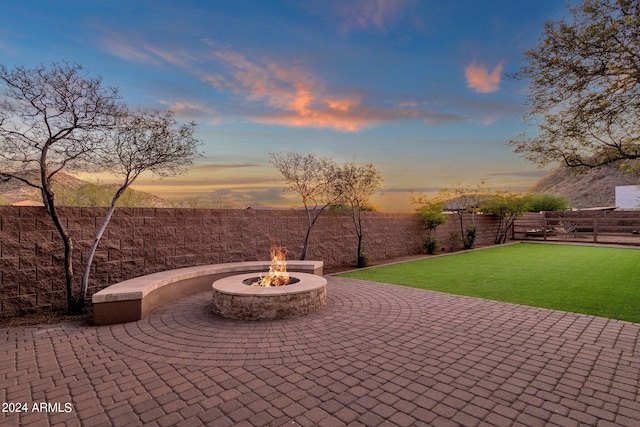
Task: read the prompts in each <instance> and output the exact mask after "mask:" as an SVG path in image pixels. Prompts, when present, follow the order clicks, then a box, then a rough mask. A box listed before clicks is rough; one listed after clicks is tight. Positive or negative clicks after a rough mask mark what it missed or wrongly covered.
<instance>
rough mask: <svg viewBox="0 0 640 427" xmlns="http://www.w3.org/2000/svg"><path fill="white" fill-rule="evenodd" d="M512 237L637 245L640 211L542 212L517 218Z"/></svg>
mask: <svg viewBox="0 0 640 427" xmlns="http://www.w3.org/2000/svg"><path fill="white" fill-rule="evenodd" d="M511 238H512V239H513V240H544V241H571V242H590V243H610V244H624V245H640V212H630V211H577V212H542V213H540V214H526V215H525V216H523V217H521V218H518V219H517V220H516V221H515V223H514V226H513V229H512V236H511Z"/></svg>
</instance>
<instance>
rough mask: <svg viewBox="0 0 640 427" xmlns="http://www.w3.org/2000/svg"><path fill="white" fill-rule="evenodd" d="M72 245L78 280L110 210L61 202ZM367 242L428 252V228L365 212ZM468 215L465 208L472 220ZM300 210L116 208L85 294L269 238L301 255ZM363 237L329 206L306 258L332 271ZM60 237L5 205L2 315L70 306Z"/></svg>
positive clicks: (450, 234)
mask: <svg viewBox="0 0 640 427" xmlns="http://www.w3.org/2000/svg"><path fill="white" fill-rule="evenodd" d="M59 212H60V216H61V218H62V219H63V223H64V224H65V225H66V226H67V228H68V230H69V233H70V234H71V236H72V238H73V240H74V245H75V251H74V273H75V280H76V284H75V288H78V287H79V283H80V279H81V277H82V272H83V264H84V260H85V259H86V258H85V257H86V254H87V252H88V249H89V245H90V244H91V240H92V239H93V237H94V235H95V233H96V231H97V229H98V227H99V226H100V224H101V222H102V220H103V218H104V215H105V213H106V208H59ZM363 218H364V226H363V229H364V244H365V250H366V254H367V256H368V258H369V260H370V262H374V263H375V262H381V261H384V260H386V259H392V258H398V257H404V256H409V255H415V254H419V253H421V252H422V239H423V238H424V231H423V230H422V227H421V224H420V223H419V221H418V219H417V215H415V214H409V213H400V214H392V213H378V212H365V213H364V215H363ZM475 220H476V223H477V225H478V238H477V240H476V245H477V246H482V245H487V244H491V243H492V242H493V237H494V233H495V226H496V221H495V218H493V217H483V216H476V219H475ZM469 222H470V218H469V216H465V226H466V224H467V223H469ZM306 223H307V220H306V215H305V212H304V211H300V210H252V209H242V210H241V209H234V210H212V209H161V208H149V209H148V208H118V209H116V211H115V213H114V215H113V217H112V219H111V222H110V223H109V226H108V228H107V230H106V232H105V234H104V236H103V238H102V240H101V241H100V245H99V246H98V250H97V252H96V254H95V258H94V262H93V267H92V270H93V271H92V274H91V280H90V284H89V292H88V295H87V296H88V298H90V297H91V295H93V293H95V292H97V291H98V290H100V289H103V288H104V287H106V286H108V285H110V284H113V283H117V282H120V281H123V280H126V279H130V278H133V277H137V276H140V275H144V274H149V273H155V272H157V271H162V270H168V269H174V268H181V267H189V266H195V265H205V264H215V263H222V262H237V261H255V260H263V259H268V258H269V249H270V247H271V243H272V241H274V240H275V241H276V243H277V244H278V245H280V246H283V247H286V248H287V249H288V250H289V255H288V257H289V258H297V257H298V256H299V254H300V251H301V248H302V243H303V239H304V234H305V231H306ZM458 229H459V225H458V222H457V221H456V218H455V217H453V218H451V219H450V221H449V222H448V223H447V224H445V225H443V226H441V227H439V229H438V233H437V237H438V239H439V240H440V243H441V250H445V251H448V250H450V249H451V247H452V246H453V247H454V248H455V249H459V247H460V245H459V244H456V245H451V244H450V242H449V241H450V239H454V240H455V239H457V238H458V237H457V236H456V235H455V234H456V233H457V231H456V230H458ZM356 248H357V236H356V234H355V231H354V226H353V222H352V219H351V218H350V217H349V216H346V215H345V214H344V213H342V212H324V213H323V214H322V216H321V217H320V219H319V220H318V222H317V223H316V226H315V227H314V229H313V231H312V235H311V240H310V246H309V251H308V254H307V259H310V260H322V261H324V263H325V268H326V270H328V271H332V270H333V271H335V270H336V269H338V268H341V267H345V266H349V265H352V264H353V263H354V262H355V259H356ZM62 257H63V250H62V242H61V240H60V238H59V236H58V233H57V231H56V230H55V228H54V225H53V222H52V221H51V219H50V218H49V217H48V216H47V214H46V212H45V211H44V208H42V207H9V206H3V207H0V272H1V273H0V317H12V316H17V315H21V314H25V313H31V312H36V311H39V310H51V309H64V308H65V307H66V293H65V285H64V270H63V258H62Z"/></svg>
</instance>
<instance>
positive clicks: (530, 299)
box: [339, 243, 640, 323]
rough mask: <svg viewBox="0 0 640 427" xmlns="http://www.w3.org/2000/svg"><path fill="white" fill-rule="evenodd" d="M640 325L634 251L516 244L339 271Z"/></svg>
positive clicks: (638, 259) (637, 253) (639, 269)
mask: <svg viewBox="0 0 640 427" xmlns="http://www.w3.org/2000/svg"><path fill="white" fill-rule="evenodd" d="M339 276H340V277H350V278H354V279H362V280H370V281H373V282H382V283H392V284H396V285H403V286H411V287H414V288H420V289H430V290H434V291H441V292H447V293H451V294H458V295H467V296H473V297H479V298H486V299H491V300H496V301H503V302H511V303H516V304H523V305H529V306H534V307H543V308H551V309H555V310H564V311H570V312H574V313H583V314H592V315H595V316H601V317H608V318H611V319H620V320H628V321H630V322H636V323H640V250H636V249H614V248H602V247H585V246H563V245H539V244H526V243H520V244H515V245H507V246H498V247H493V248H489V249H483V250H479V251H472V252H461V253H459V254H454V255H450V256H443V257H435V258H428V259H423V260H419V261H411V262H407V263H402V264H395V265H389V266H384V267H375V268H371V269H365V270H359V271H355V272H349V273H343V274H340V275H339Z"/></svg>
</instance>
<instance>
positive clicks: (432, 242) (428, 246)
mask: <svg viewBox="0 0 640 427" xmlns="http://www.w3.org/2000/svg"><path fill="white" fill-rule="evenodd" d="M422 247H423V248H424V250H425V252H426V253H428V254H434V253H436V252H437V251H438V240H437V239H435V238H432V237H427V238H426V239H424V241H423V242H422Z"/></svg>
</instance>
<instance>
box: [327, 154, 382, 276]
mask: <svg viewBox="0 0 640 427" xmlns="http://www.w3.org/2000/svg"><path fill="white" fill-rule="evenodd" d="M382 182H383V180H382V176H381V175H380V172H378V170H377V169H376V167H375V166H374V165H373V164H371V163H369V164H366V165H356V164H355V163H346V164H344V165H342V166H340V167H339V169H338V180H337V181H336V185H335V188H334V194H336V195H337V196H338V204H339V205H340V206H341V207H342V209H344V210H345V211H346V212H347V213H348V214H349V216H350V217H351V219H352V220H353V225H354V227H355V230H356V234H357V236H358V252H357V266H358V268H361V267H365V266H366V264H367V258H366V256H365V255H364V252H363V247H362V236H363V230H362V212H364V211H368V210H372V205H371V202H370V200H369V198H370V197H371V195H373V193H375V192H376V191H377V190H379V189H381V188H382Z"/></svg>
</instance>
